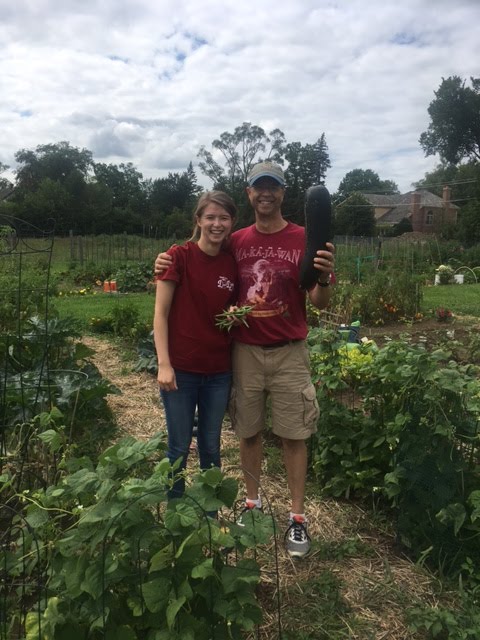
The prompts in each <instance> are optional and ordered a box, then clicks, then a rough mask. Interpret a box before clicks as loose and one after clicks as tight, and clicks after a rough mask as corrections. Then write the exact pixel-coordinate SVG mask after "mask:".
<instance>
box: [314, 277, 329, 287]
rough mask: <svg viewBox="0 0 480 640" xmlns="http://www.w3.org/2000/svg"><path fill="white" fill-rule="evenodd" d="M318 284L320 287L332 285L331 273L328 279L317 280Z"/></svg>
mask: <svg viewBox="0 0 480 640" xmlns="http://www.w3.org/2000/svg"><path fill="white" fill-rule="evenodd" d="M317 284H318V286H319V287H329V286H330V274H328V280H326V281H325V282H322V281H321V280H317Z"/></svg>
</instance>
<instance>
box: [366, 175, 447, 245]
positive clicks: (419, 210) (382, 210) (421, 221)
mask: <svg viewBox="0 0 480 640" xmlns="http://www.w3.org/2000/svg"><path fill="white" fill-rule="evenodd" d="M450 195H451V194H450V187H448V186H445V187H443V197H442V198H439V197H438V196H436V195H435V194H433V193H431V192H430V191H427V190H426V189H416V190H415V191H409V192H408V193H403V194H396V195H381V194H375V193H362V196H363V197H364V198H365V199H366V200H367V201H368V202H369V203H370V204H371V205H372V207H373V209H374V214H375V222H376V224H377V225H378V226H392V227H393V226H394V225H396V224H398V223H399V222H400V221H401V220H403V219H404V218H407V220H409V221H410V223H411V225H412V229H413V231H416V232H420V233H439V232H440V231H441V229H442V228H443V227H444V226H445V225H448V224H456V222H457V217H458V210H459V208H458V207H457V205H456V204H453V203H452V202H451V198H450Z"/></svg>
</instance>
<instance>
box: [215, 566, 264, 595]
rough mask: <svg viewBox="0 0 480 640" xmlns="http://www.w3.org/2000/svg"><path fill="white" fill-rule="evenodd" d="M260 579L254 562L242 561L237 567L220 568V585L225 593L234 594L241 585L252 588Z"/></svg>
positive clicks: (258, 570)
mask: <svg viewBox="0 0 480 640" xmlns="http://www.w3.org/2000/svg"><path fill="white" fill-rule="evenodd" d="M259 579H260V569H259V568H258V565H257V563H256V562H255V560H250V559H243V560H240V561H239V562H238V563H237V565H236V566H235V567H234V566H229V565H226V566H224V567H223V568H222V584H223V588H224V590H225V593H234V592H235V591H236V590H237V588H238V587H239V585H241V584H242V583H245V584H248V585H251V586H252V587H253V586H254V585H256V584H257V583H258V581H259Z"/></svg>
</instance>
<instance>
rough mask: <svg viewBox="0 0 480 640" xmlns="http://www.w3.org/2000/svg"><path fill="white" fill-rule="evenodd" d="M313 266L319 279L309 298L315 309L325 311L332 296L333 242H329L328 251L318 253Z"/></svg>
mask: <svg viewBox="0 0 480 640" xmlns="http://www.w3.org/2000/svg"><path fill="white" fill-rule="evenodd" d="M313 266H314V267H315V269H317V271H318V278H317V284H316V285H315V286H314V287H313V289H310V291H309V292H308V297H309V299H310V302H311V303H312V304H313V306H314V307H317V309H325V308H326V307H327V306H328V303H329V302H330V298H331V295H332V290H331V288H330V278H331V276H332V274H333V271H334V267H335V247H334V246H333V244H332V243H331V242H327V250H326V251H317V255H316V256H315V258H314V259H313Z"/></svg>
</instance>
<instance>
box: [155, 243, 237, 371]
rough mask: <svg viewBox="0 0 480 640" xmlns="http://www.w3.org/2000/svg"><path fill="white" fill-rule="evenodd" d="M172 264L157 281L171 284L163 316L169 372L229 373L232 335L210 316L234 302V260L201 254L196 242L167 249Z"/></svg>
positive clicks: (227, 257) (222, 254)
mask: <svg viewBox="0 0 480 640" xmlns="http://www.w3.org/2000/svg"><path fill="white" fill-rule="evenodd" d="M167 253H169V254H170V255H171V256H172V259H173V263H172V266H171V267H169V268H168V269H167V270H166V271H165V272H164V273H163V274H162V275H161V276H158V278H157V279H158V280H172V281H173V282H175V283H176V285H177V286H176V287H175V293H174V296H173V300H172V306H171V308H170V313H169V316H168V351H169V355H170V362H171V364H172V367H174V369H180V370H182V371H189V372H191V373H203V374H206V375H208V374H212V373H222V372H224V371H229V370H230V369H231V357H230V350H231V336H230V334H229V333H228V332H227V331H224V330H222V329H219V328H218V327H216V326H215V316H216V315H217V314H218V313H221V312H222V311H224V310H225V309H226V308H228V306H229V305H230V304H232V303H233V302H234V301H235V292H236V282H237V268H236V264H235V260H234V258H233V256H232V255H231V254H230V253H228V252H226V251H221V252H220V253H219V254H218V255H217V256H209V255H207V254H206V253H204V252H203V251H202V250H201V249H200V248H199V247H198V245H197V244H196V243H195V242H187V243H185V244H184V245H182V246H174V247H172V248H171V249H169V250H168V251H167Z"/></svg>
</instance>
